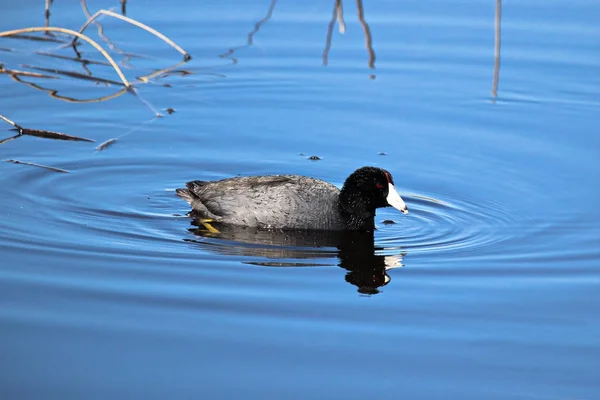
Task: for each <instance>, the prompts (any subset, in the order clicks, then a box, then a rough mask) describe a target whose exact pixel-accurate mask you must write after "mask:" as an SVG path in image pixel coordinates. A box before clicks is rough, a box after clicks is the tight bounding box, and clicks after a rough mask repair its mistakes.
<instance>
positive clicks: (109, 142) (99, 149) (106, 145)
mask: <svg viewBox="0 0 600 400" xmlns="http://www.w3.org/2000/svg"><path fill="white" fill-rule="evenodd" d="M116 141H117V139H116V138H112V139H108V140H107V141H106V142H104V143H101V144H100V145H99V146H98V147H96V151H102V150H104V149H106V148H107V147H108V146H110V145H111V144H113V143H115V142H116Z"/></svg>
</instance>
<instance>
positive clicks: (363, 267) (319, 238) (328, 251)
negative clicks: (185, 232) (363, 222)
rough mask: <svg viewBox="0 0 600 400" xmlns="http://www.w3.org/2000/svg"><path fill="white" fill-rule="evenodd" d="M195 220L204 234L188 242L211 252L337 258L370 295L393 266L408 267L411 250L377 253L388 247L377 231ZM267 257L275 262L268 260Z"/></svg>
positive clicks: (284, 261)
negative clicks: (273, 227)
mask: <svg viewBox="0 0 600 400" xmlns="http://www.w3.org/2000/svg"><path fill="white" fill-rule="evenodd" d="M192 225H193V226H194V228H190V229H189V231H190V232H191V233H193V234H194V235H196V236H198V237H201V239H185V241H187V242H191V243H196V244H198V245H200V246H202V247H203V248H204V249H205V250H207V251H211V252H216V253H221V254H227V255H241V256H247V257H252V258H254V260H252V261H248V262H246V263H247V264H252V265H260V266H265V267H319V266H331V265H332V264H330V263H328V262H326V261H324V260H326V259H333V258H337V265H338V266H340V267H341V268H343V269H345V270H346V271H347V272H346V275H345V280H346V282H348V283H350V284H352V285H354V286H356V287H357V288H358V292H359V293H361V294H367V295H373V294H377V293H379V292H380V290H379V288H381V287H383V286H385V285H387V284H388V283H389V282H390V280H391V278H390V276H389V275H388V270H390V269H392V268H398V267H402V259H403V257H404V256H405V254H406V253H404V252H400V253H398V254H395V255H381V254H376V253H377V252H380V251H382V250H384V248H383V247H376V246H375V240H374V234H373V232H356V231H306V230H285V231H282V230H265V229H258V228H250V227H243V226H233V225H222V224H216V223H212V224H211V225H210V226H209V227H207V226H206V224H204V223H202V222H200V221H198V220H192ZM256 258H261V259H263V260H257V259H256ZM265 258H266V259H268V260H272V261H264V259H265ZM311 260H314V261H313V262H311Z"/></svg>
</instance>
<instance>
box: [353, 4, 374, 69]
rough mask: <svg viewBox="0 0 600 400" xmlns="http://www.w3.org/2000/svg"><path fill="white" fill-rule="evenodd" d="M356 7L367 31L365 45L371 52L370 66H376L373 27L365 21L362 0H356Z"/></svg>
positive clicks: (364, 29) (359, 18)
mask: <svg viewBox="0 0 600 400" xmlns="http://www.w3.org/2000/svg"><path fill="white" fill-rule="evenodd" d="M356 8H357V9H358V20H359V21H360V23H361V25H362V27H363V31H364V32H365V45H366V47H367V51H368V52H369V68H371V69H373V68H375V51H374V50H373V39H372V37H371V29H369V25H368V24H367V22H366V21H365V12H364V9H363V2H362V0H356Z"/></svg>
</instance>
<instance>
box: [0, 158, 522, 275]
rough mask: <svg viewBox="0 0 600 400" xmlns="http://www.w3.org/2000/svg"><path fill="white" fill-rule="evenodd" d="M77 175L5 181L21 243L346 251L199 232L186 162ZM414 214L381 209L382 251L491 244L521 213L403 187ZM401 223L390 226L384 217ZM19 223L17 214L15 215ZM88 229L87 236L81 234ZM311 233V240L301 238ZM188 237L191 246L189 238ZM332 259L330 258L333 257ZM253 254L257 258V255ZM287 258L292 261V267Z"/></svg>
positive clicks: (161, 253) (277, 254)
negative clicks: (186, 187) (184, 194)
mask: <svg viewBox="0 0 600 400" xmlns="http://www.w3.org/2000/svg"><path fill="white" fill-rule="evenodd" d="M63 167H65V168H67V169H69V170H70V171H71V172H70V173H69V174H57V173H52V172H49V171H46V170H41V169H36V168H28V167H19V168H18V169H16V170H15V174H14V176H13V177H12V178H10V179H13V180H14V179H18V180H20V181H21V182H22V183H23V184H24V185H27V186H29V187H31V188H35V190H27V191H24V190H18V189H16V186H15V185H5V186H6V188H7V190H8V195H9V196H11V198H12V199H11V204H13V205H14V207H15V208H14V209H13V210H12V211H10V212H19V213H21V214H22V215H23V219H20V221H21V223H19V224H16V225H15V226H11V227H7V228H9V230H10V231H11V232H12V235H11V236H10V237H9V238H8V239H9V242H10V243H12V244H11V245H12V246H14V247H18V248H23V249H25V248H38V249H44V250H47V251H62V252H95V253H111V254H112V255H113V256H118V255H122V256H139V257H154V258H179V259H181V258H193V257H197V256H198V250H199V249H200V251H202V252H203V253H209V254H213V256H214V255H218V254H227V255H229V256H236V257H248V256H252V257H255V258H256V257H258V258H263V259H265V258H267V259H273V258H281V259H290V258H294V259H297V261H291V260H288V261H289V263H291V264H289V265H300V264H305V263H304V262H302V261H301V260H306V259H314V261H315V265H331V264H332V262H331V258H332V257H333V258H334V259H335V256H336V255H337V249H336V245H335V243H333V242H331V241H329V242H328V241H327V240H323V238H310V239H308V240H302V241H300V242H299V241H298V238H294V239H293V240H292V239H290V238H288V237H287V236H285V235H283V236H281V237H273V234H271V237H270V238H265V237H259V236H256V235H255V236H253V237H252V238H248V237H243V236H240V235H237V236H236V237H230V238H228V239H225V240H224V239H222V238H215V237H210V236H206V237H198V236H197V235H193V234H192V233H191V232H192V231H193V229H192V228H193V226H191V225H190V220H189V218H187V217H185V215H184V214H185V212H186V211H187V204H185V203H183V202H181V201H180V200H179V199H178V198H177V197H176V196H175V195H174V191H173V189H174V188H175V187H177V186H178V185H181V182H180V180H182V179H181V178H179V177H180V175H181V172H180V171H181V169H182V168H188V167H189V168H190V169H193V166H191V165H190V166H182V165H181V162H177V163H174V162H173V160H171V159H162V160H151V161H148V160H144V159H142V160H136V159H122V158H110V159H100V158H97V159H91V160H84V161H77V162H75V161H74V162H71V163H67V164H66V165H63ZM403 197H404V198H405V200H406V201H407V203H408V206H409V209H410V213H409V215H408V216H406V217H405V216H403V215H399V214H397V213H396V212H395V210H393V209H391V208H390V209H383V210H380V211H378V215H377V220H378V230H377V232H376V235H375V247H376V251H377V254H380V255H393V256H399V257H400V258H401V257H402V256H403V255H405V254H407V253H408V254H411V255H419V254H421V255H423V254H436V255H437V256H440V255H441V256H444V255H447V256H452V257H457V256H458V255H460V254H463V255H469V254H471V253H473V252H474V251H475V250H477V251H479V252H480V253H481V251H482V250H483V249H484V248H492V247H494V246H496V245H498V244H500V243H502V242H503V241H506V240H512V239H514V238H515V235H522V234H524V233H525V234H531V232H525V231H524V230H522V229H518V228H517V226H518V224H517V218H518V219H520V220H521V221H520V223H522V219H523V216H522V215H521V216H518V215H515V213H514V212H511V211H509V210H506V209H504V208H503V207H502V205H501V204H499V203H494V202H490V201H486V200H485V199H459V198H452V197H449V196H442V195H436V194H432V193H427V195H421V194H414V193H413V194H403ZM386 216H387V217H391V218H394V220H395V221H396V223H395V224H387V223H386V224H383V223H381V221H383V219H385V217H386ZM11 220H12V221H17V219H15V218H13V219H11ZM83 236H85V242H82V241H80V240H79V238H81V237H83ZM302 239H305V238H302ZM185 243H187V244H185ZM325 259H327V260H329V261H327V262H325V261H324V260H325ZM250 261H252V260H250ZM286 265H287V264H286Z"/></svg>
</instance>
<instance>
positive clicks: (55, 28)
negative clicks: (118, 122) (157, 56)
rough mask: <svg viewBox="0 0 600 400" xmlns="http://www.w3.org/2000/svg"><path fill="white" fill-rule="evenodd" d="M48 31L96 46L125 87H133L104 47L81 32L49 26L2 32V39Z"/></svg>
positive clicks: (0, 35) (0, 33) (0, 34)
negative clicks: (74, 37)
mask: <svg viewBox="0 0 600 400" xmlns="http://www.w3.org/2000/svg"><path fill="white" fill-rule="evenodd" d="M47 30H50V31H54V32H61V33H66V34H68V35H74V36H76V37H78V38H80V39H83V40H85V41H86V42H88V43H89V44H91V45H92V46H94V48H95V49H96V50H98V51H99V52H100V53H101V54H102V55H103V56H104V58H106V59H107V60H108V62H109V63H110V64H111V65H112V67H113V68H114V69H115V72H116V73H117V75H119V78H121V80H122V81H123V84H124V85H125V87H126V88H128V89H129V88H130V87H131V84H130V83H129V82H128V81H127V79H126V78H125V75H123V72H121V69H120V68H119V66H118V65H117V63H116V62H115V60H113V59H112V57H111V56H110V55H109V54H108V53H107V52H106V51H105V50H104V49H103V48H102V47H100V45H99V44H98V43H96V42H94V41H93V40H92V39H90V38H89V37H87V36H85V35H83V34H81V33H80V32H75V31H73V30H71V29H66V28H57V27H51V26H48V27H35V28H24V29H15V30H12V31H5V32H0V37H4V36H12V35H18V34H20V33H29V32H45V31H47Z"/></svg>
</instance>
